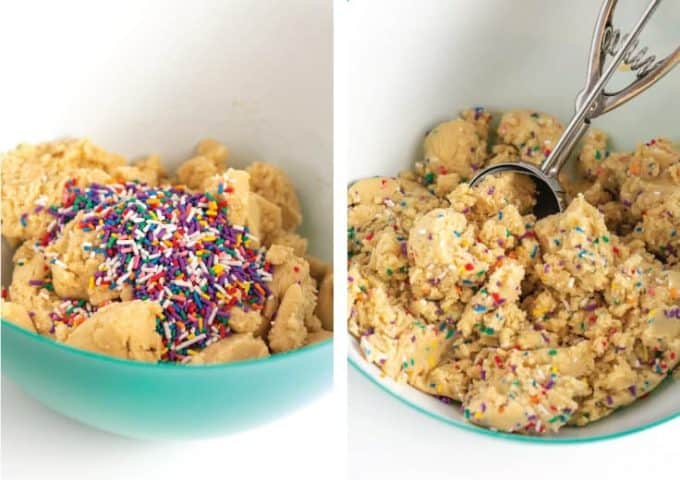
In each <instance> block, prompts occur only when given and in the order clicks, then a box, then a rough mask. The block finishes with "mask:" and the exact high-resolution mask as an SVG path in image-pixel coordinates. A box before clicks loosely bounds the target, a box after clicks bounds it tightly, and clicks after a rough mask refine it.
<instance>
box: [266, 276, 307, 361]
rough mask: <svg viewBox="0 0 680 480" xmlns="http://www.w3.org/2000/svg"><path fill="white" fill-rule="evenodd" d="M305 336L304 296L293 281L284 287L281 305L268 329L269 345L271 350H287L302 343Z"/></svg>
mask: <svg viewBox="0 0 680 480" xmlns="http://www.w3.org/2000/svg"><path fill="white" fill-rule="evenodd" d="M305 338H307V328H306V327H305V311H304V298H303V296H302V288H300V285H298V284H296V283H294V284H292V285H291V286H289V287H288V288H287V289H286V293H285V295H284V296H283V299H282V300H281V305H279V309H278V311H277V312H276V317H275V318H274V322H273V325H272V328H271V330H270V331H269V347H270V348H271V349H272V352H275V353H279V352H287V351H288V350H295V349H297V348H300V347H301V346H302V345H304V342H305Z"/></svg>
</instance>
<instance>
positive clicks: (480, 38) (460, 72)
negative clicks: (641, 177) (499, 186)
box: [345, 0, 680, 442]
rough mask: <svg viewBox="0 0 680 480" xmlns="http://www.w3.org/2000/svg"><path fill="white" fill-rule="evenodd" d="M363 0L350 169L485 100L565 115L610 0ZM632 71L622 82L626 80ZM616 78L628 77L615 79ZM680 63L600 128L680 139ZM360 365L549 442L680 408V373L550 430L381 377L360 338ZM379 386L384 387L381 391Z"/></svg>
mask: <svg viewBox="0 0 680 480" xmlns="http://www.w3.org/2000/svg"><path fill="white" fill-rule="evenodd" d="M646 3H647V2H619V4H620V5H619V6H618V7H617V14H616V18H615V25H616V26H617V27H619V28H622V29H623V31H626V30H627V28H629V27H630V26H631V25H632V24H633V22H634V21H635V20H636V19H637V18H638V17H639V14H640V13H641V12H642V9H643V8H644V6H645V5H646ZM379 4H380V2H358V3H356V4H354V5H353V6H352V8H346V9H345V11H347V12H348V14H349V15H351V17H352V18H351V19H349V20H348V22H347V23H348V25H351V28H348V31H349V35H350V39H349V41H350V43H349V45H348V50H349V52H348V63H349V68H350V71H351V75H350V76H349V84H348V93H349V99H350V105H349V108H348V117H349V119H350V120H351V121H350V122H349V124H348V126H347V132H348V141H349V144H348V146H347V149H348V156H347V162H348V166H347V171H348V172H350V174H349V179H348V180H350V181H352V180H357V179H359V178H362V177H367V176H372V175H395V174H396V173H397V172H399V171H400V170H403V169H406V168H408V167H409V166H411V165H412V164H413V161H414V160H415V159H416V158H418V157H419V156H420V155H421V150H420V147H421V144H422V139H423V137H424V135H425V133H426V132H427V131H429V130H430V129H431V128H432V127H433V126H434V125H436V124H437V123H439V122H442V121H444V120H448V119H451V118H455V116H456V115H457V113H458V112H459V111H460V110H462V109H464V108H467V107H470V106H477V105H482V106H485V107H487V108H488V109H489V110H491V111H495V112H501V111H503V110H508V109H512V108H533V109H538V110H542V111H545V112H548V113H551V114H553V115H557V116H558V117H559V118H560V119H561V120H562V121H563V122H564V123H565V124H566V122H567V121H568V120H569V118H570V116H571V114H572V113H573V106H574V99H575V97H576V94H577V92H578V91H579V89H580V88H582V86H583V84H584V82H585V78H586V77H585V76H586V60H587V54H588V49H589V43H590V38H591V34H592V27H593V25H594V22H595V18H596V16H597V12H598V9H599V7H600V2H593V1H591V0H580V1H561V2H544V1H540V0H523V1H516V2H507V1H504V0H483V1H479V2H468V1H447V2H439V1H420V2H401V1H396V2H390V12H389V15H385V11H384V8H381V5H379ZM678 24H680V5H679V4H678V3H677V2H664V3H663V4H662V5H661V6H660V7H659V10H658V11H657V13H656V14H655V15H654V17H653V18H652V20H651V21H650V22H649V25H648V26H647V28H646V30H645V31H644V32H643V35H642V37H641V43H642V44H643V45H648V46H649V47H650V49H651V51H652V52H654V53H657V55H659V56H660V55H665V54H667V53H668V52H670V51H671V50H672V49H674V48H675V47H676V46H677V44H678V42H680V37H678V34H677V32H678V30H677V25H678ZM619 81H620V80H619ZM613 85H614V86H616V85H617V84H616V83H614V84H613ZM679 94H680V71H678V70H677V69H676V71H674V72H671V73H670V74H669V75H668V76H667V77H666V78H664V79H662V80H661V81H660V82H659V83H658V84H657V85H655V86H654V87H653V88H651V89H650V90H649V91H647V92H645V93H644V94H643V95H642V96H641V97H639V98H636V99H634V100H633V101H631V102H630V103H629V104H627V105H625V106H624V107H622V108H621V109H619V110H616V111H614V112H612V113H611V114H607V115H606V116H603V117H601V118H598V119H596V120H595V122H594V126H595V127H597V128H601V129H603V130H605V131H606V132H608V133H609V134H611V137H612V142H613V145H614V149H615V150H616V149H630V148H633V147H634V146H635V143H636V142H638V141H647V140H649V139H650V138H653V137H659V136H664V137H668V138H670V139H672V140H674V141H676V142H677V141H678V140H680V128H679V127H678V115H679V112H680V95H679ZM349 358H350V362H351V364H352V365H353V366H354V367H356V368H357V369H358V370H360V371H361V372H362V373H363V374H364V375H365V376H367V377H368V378H369V379H371V380H373V381H374V382H375V383H376V384H377V385H379V386H380V387H381V388H382V389H383V390H385V391H386V392H388V393H390V394H392V395H393V396H395V397H397V398H398V399H400V400H401V401H403V402H405V403H406V404H408V405H410V406H411V407H413V408H415V409H417V410H419V411H421V412H423V413H425V414H427V415H430V416H432V417H434V418H436V419H438V420H441V421H442V422H446V423H448V424H451V425H454V426H458V427H462V428H465V429H468V430H471V431H476V432H482V433H486V434H490V435H494V436H498V437H507V438H513V439H520V440H528V441H541V442H576V441H587V440H596V439H603V438H610V437H614V436H618V435H623V434H625V433H630V432H634V431H637V430H641V429H644V428H647V427H650V426H652V425H656V424H658V423H660V422H663V421H666V420H669V419H671V418H673V417H677V416H678V415H680V382H678V381H676V380H672V379H668V380H667V381H666V382H665V383H664V385H662V386H661V387H660V388H659V389H657V390H656V391H655V392H653V393H652V394H651V395H649V397H647V398H645V399H642V400H640V401H638V402H636V403H634V404H633V405H632V406H630V407H628V408H625V409H622V410H620V411H618V412H616V413H615V414H613V415H611V416H610V417H607V418H605V419H603V420H601V421H598V422H595V423H593V424H591V425H589V426H587V427H584V428H565V429H563V430H562V431H560V432H559V434H557V435H554V436H548V437H526V436H520V435H511V434H501V433H496V432H492V431H489V430H484V429H482V428H479V427H476V426H474V425H472V424H470V423H467V422H466V421H465V420H464V418H463V414H462V412H461V411H459V409H458V408H456V407H455V406H454V405H446V404H443V403H442V402H440V401H439V400H437V399H436V398H434V397H432V396H429V395H426V394H424V393H421V392H420V391H418V390H416V389H414V388H412V387H410V386H408V385H404V384H398V383H395V382H393V381H392V380H390V379H388V378H385V377H384V376H382V375H381V372H380V370H379V369H378V368H377V367H375V366H373V365H372V364H369V363H368V362H367V361H366V360H365V359H364V358H363V357H362V355H361V352H360V349H359V346H358V342H357V341H356V340H355V339H353V338H351V337H350V340H349ZM378 394H379V393H378V392H377V391H376V395H378Z"/></svg>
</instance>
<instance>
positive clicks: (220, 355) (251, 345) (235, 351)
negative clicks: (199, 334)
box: [190, 333, 269, 365]
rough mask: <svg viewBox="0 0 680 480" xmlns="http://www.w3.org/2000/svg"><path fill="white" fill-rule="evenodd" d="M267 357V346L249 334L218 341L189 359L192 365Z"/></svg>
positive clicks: (235, 335)
mask: <svg viewBox="0 0 680 480" xmlns="http://www.w3.org/2000/svg"><path fill="white" fill-rule="evenodd" d="M268 356H269V349H268V348H267V344H266V343H264V341H263V340H262V339H261V338H258V337H253V335H252V334H251V333H237V334H234V335H231V336H229V337H226V338H223V339H222V340H218V341H217V342H215V343H213V344H212V345H209V346H207V347H206V348H204V349H203V350H201V351H200V352H199V353H197V354H196V355H194V356H193V357H191V361H190V363H191V364H192V365H204V364H210V363H226V362H235V361H238V360H249V359H252V358H265V357H268Z"/></svg>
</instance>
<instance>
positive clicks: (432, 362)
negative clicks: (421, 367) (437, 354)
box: [427, 355, 437, 368]
mask: <svg viewBox="0 0 680 480" xmlns="http://www.w3.org/2000/svg"><path fill="white" fill-rule="evenodd" d="M436 364H437V362H436V361H435V359H434V357H433V356H432V355H430V356H429V357H427V365H428V367H430V368H433V367H434V366H435V365H436Z"/></svg>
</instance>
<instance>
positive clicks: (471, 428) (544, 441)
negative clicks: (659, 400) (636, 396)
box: [347, 333, 680, 445]
mask: <svg viewBox="0 0 680 480" xmlns="http://www.w3.org/2000/svg"><path fill="white" fill-rule="evenodd" d="M348 335H349V336H350V339H351V338H353V337H352V336H351V335H350V334H349V333H348ZM350 344H351V342H350ZM350 348H351V347H350ZM361 358H362V360H363V357H361ZM347 361H348V362H349V364H350V365H351V366H352V367H353V368H354V369H355V370H357V371H358V372H359V373H360V374H361V375H362V376H363V377H364V378H366V379H368V380H369V381H370V382H371V383H372V384H374V385H377V386H378V387H379V389H380V390H382V391H384V392H385V393H387V394H389V395H390V396H391V397H392V398H395V399H397V400H399V401H400V402H401V403H403V404H404V405H406V406H408V407H410V408H412V409H413V410H415V411H417V412H419V413H421V414H423V415H425V416H427V417H430V418H432V419H433V420H437V421H439V422H442V423H445V424H447V425H452V426H454V427H457V428H460V429H461V430H465V431H468V432H474V433H476V434H478V435H482V436H486V437H490V438H496V439H502V440H510V441H515V442H519V443H534V444H541V445H564V444H577V443H594V442H601V441H606V440H613V439H616V438H619V437H624V436H626V435H631V434H633V433H637V432H641V431H643V430H647V429H650V428H653V427H656V426H657V425H661V424H663V423H666V422H669V421H671V420H673V419H676V418H680V409H678V411H676V412H674V413H672V414H671V415H669V416H666V417H664V418H661V419H659V420H655V421H653V422H649V423H645V424H643V425H640V426H636V427H632V428H628V429H626V430H622V431H618V432H615V433H611V434H606V435H594V436H592V437H582V438H576V437H569V438H566V437H553V436H536V435H533V436H532V435H521V434H518V433H508V432H499V431H495V430H490V429H487V428H482V427H479V426H477V425H473V424H471V423H466V422H461V421H459V420H454V419H452V418H448V417H445V416H443V415H440V414H438V413H435V412H433V411H431V410H429V409H427V408H425V407H423V406H421V405H418V404H417V403H415V402H412V401H410V400H408V399H407V398H405V397H402V396H401V395H399V394H397V393H396V392H393V391H392V390H390V389H389V388H388V387H387V385H386V384H385V383H383V382H381V381H379V380H378V379H376V378H374V377H373V376H372V375H371V374H369V373H368V371H367V370H365V369H364V367H363V366H362V365H361V364H360V362H357V361H356V360H355V359H353V358H351V357H350V356H349V355H348V356H347ZM363 361H364V362H366V363H368V362H367V361H366V360H363ZM408 387H409V388H414V387H412V386H410V385H408ZM624 408H625V407H624Z"/></svg>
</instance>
